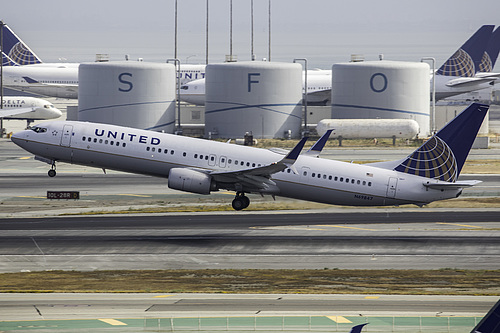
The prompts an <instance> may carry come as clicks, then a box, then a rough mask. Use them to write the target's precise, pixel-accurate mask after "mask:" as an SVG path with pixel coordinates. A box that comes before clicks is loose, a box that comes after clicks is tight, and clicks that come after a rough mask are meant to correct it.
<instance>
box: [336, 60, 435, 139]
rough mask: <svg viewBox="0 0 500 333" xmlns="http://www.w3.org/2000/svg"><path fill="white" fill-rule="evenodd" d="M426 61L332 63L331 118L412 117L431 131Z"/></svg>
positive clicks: (422, 130) (423, 132)
mask: <svg viewBox="0 0 500 333" xmlns="http://www.w3.org/2000/svg"><path fill="white" fill-rule="evenodd" d="M429 71H430V69H429V65H428V64H426V63H421V62H415V63H413V62H399V61H385V60H384V61H367V62H353V63H340V64H335V65H333V66H332V118H334V119H413V120H415V121H416V122H417V123H418V125H419V128H420V133H419V136H420V137H425V136H428V135H429V134H430V127H429V121H430V118H429V116H430V115H429V104H430V101H429V90H430V83H429V81H430V78H429Z"/></svg>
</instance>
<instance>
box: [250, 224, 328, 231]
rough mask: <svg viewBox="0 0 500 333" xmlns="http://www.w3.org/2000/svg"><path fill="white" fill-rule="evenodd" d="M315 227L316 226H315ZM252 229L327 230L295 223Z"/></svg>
mask: <svg viewBox="0 0 500 333" xmlns="http://www.w3.org/2000/svg"><path fill="white" fill-rule="evenodd" d="M313 227H314V226H313ZM250 229H259V230H274V229H278V230H326V229H319V228H311V227H309V226H307V227H306V226H294V225H284V226H275V227H250Z"/></svg>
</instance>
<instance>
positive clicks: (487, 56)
mask: <svg viewBox="0 0 500 333" xmlns="http://www.w3.org/2000/svg"><path fill="white" fill-rule="evenodd" d="M499 51H500V27H498V28H496V30H495V32H493V34H492V35H491V38H490V40H489V42H488V46H487V47H486V51H485V52H484V55H483V59H482V60H481V63H480V64H479V71H480V72H485V73H488V72H491V71H492V70H493V68H494V67H495V63H496V61H497V58H498V53H499Z"/></svg>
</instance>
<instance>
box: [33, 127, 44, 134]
mask: <svg viewBox="0 0 500 333" xmlns="http://www.w3.org/2000/svg"><path fill="white" fill-rule="evenodd" d="M31 130H32V131H34V132H36V133H45V132H47V129H46V128H45V127H37V126H33V127H31Z"/></svg>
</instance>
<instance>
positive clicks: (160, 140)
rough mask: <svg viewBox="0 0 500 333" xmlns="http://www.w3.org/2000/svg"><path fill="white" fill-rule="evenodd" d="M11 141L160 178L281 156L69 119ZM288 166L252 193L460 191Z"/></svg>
mask: <svg viewBox="0 0 500 333" xmlns="http://www.w3.org/2000/svg"><path fill="white" fill-rule="evenodd" d="M41 129H43V130H41ZM12 140H13V141H14V142H15V143H16V144H17V145H19V146H21V147H22V148H24V149H25V150H27V151H29V152H31V153H33V154H35V155H37V156H40V157H43V158H44V159H46V160H48V161H59V162H66V163H73V164H80V165H86V166H91V167H97V168H103V169H112V170H118V171H124V172H130V173H138V174H144V175H151V176H156V177H162V178H167V177H168V176H169V172H170V170H171V169H172V168H183V169H190V170H195V171H200V172H202V173H207V174H209V173H210V172H213V171H215V172H228V171H236V170H247V169H250V168H255V167H259V166H265V165H270V164H273V163H275V162H276V161H278V160H280V159H281V158H282V157H283V156H282V155H281V154H279V153H276V152H273V151H270V150H267V149H259V148H253V147H246V146H239V145H234V144H229V143H221V142H214V141H208V140H202V139H195V138H189V137H183V136H176V135H172V134H165V133H157V132H152V131H146V130H139V129H132V128H126V127H119V126H113V125H104V124H93V123H83V122H71V121H66V122H50V123H42V124H40V125H39V126H37V127H36V131H34V130H26V131H23V132H20V133H16V134H15V135H14V137H13V138H12ZM293 167H294V169H295V170H296V171H297V173H295V172H294V170H292V168H287V169H285V170H283V171H281V172H277V173H274V174H273V175H272V177H271V179H270V180H271V181H273V182H274V183H275V184H276V186H274V187H271V188H270V189H269V190H262V191H255V192H261V193H265V194H272V195H279V196H283V197H289V198H296V199H302V200H308V201H315V202H322V203H327V204H337V205H351V206H382V205H401V204H409V203H413V204H417V205H423V204H426V203H429V202H431V201H435V200H443V199H449V198H454V197H456V196H458V195H459V194H460V193H461V189H449V190H435V189H432V188H429V187H426V186H424V183H425V182H427V183H429V182H435V181H436V180H434V179H429V178H424V177H420V176H415V175H411V174H407V173H401V172H397V171H394V170H388V169H383V168H378V167H374V166H368V165H358V164H353V163H345V162H341V161H334V160H327V159H322V158H316V157H310V156H303V155H301V156H299V157H298V159H297V160H296V162H295V163H294V165H293ZM226 185H227V184H224V182H218V183H217V188H214V189H213V190H218V189H228V190H236V191H237V190H238V189H237V188H235V187H234V185H227V186H226ZM247 192H248V191H247Z"/></svg>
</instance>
